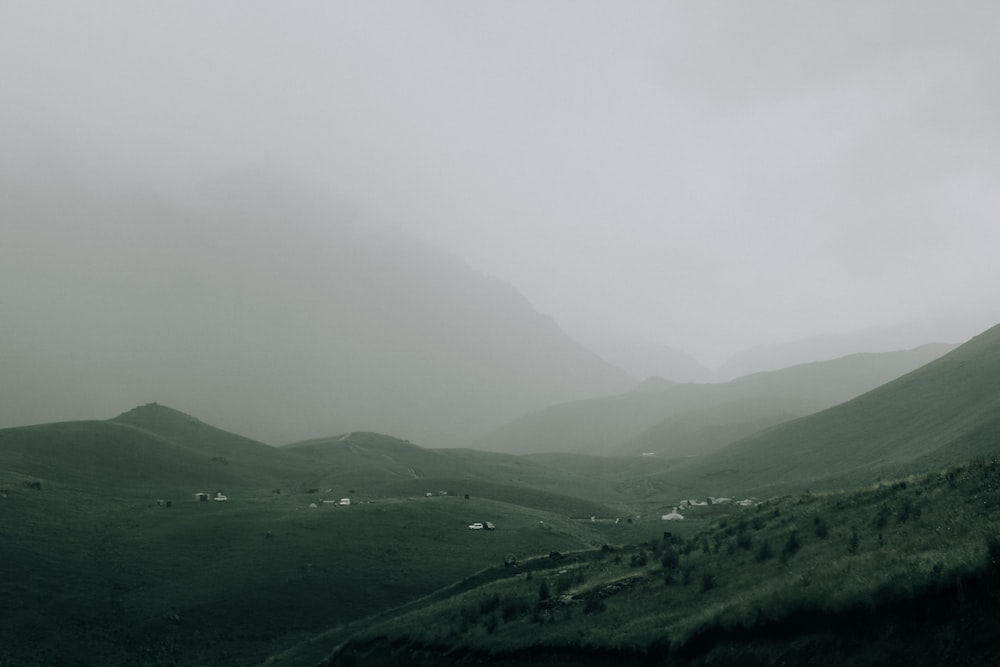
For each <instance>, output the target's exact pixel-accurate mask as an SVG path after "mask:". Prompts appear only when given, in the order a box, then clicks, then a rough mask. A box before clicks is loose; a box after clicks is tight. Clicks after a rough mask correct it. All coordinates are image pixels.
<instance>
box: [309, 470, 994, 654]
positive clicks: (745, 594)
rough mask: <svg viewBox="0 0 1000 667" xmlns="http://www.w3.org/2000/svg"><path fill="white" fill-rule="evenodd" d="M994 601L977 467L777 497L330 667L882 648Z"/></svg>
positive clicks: (467, 609)
mask: <svg viewBox="0 0 1000 667" xmlns="http://www.w3.org/2000/svg"><path fill="white" fill-rule="evenodd" d="M998 591H1000V465H998V464H997V462H996V461H992V462H989V463H986V462H983V461H978V462H975V463H973V464H971V465H969V466H967V467H964V468H961V469H953V470H948V471H945V472H942V473H938V474H931V475H924V476H919V477H912V478H909V479H906V480H899V481H895V482H892V483H887V484H881V485H879V486H877V487H874V488H870V489H866V490H862V491H857V492H853V493H831V494H823V495H819V494H808V493H806V494H800V495H795V496H786V497H783V498H779V499H775V500H773V501H769V502H767V503H764V504H761V505H759V506H757V507H756V508H751V509H747V510H745V511H743V512H742V513H740V514H738V515H734V516H731V517H728V518H725V519H721V520H719V521H717V522H715V523H714V524H712V525H711V526H709V527H706V528H705V529H704V530H702V531H701V532H699V533H697V534H695V535H692V536H689V537H686V538H680V537H676V536H675V537H672V538H671V539H669V540H666V541H665V540H658V541H654V542H651V543H645V544H640V545H636V546H635V547H634V548H633V549H632V550H631V551H629V550H614V549H605V550H598V551H595V552H592V553H590V554H588V555H587V556H586V557H579V558H577V559H576V560H574V561H573V562H568V563H559V564H557V566H556V567H554V568H553V569H550V570H548V571H546V572H532V573H524V574H522V575H521V576H519V577H515V578H510V579H504V580H497V581H493V582H490V583H487V584H485V585H484V586H482V587H480V588H478V589H475V590H469V591H465V592H462V593H460V594H457V595H455V596H453V597H452V598H450V599H448V600H446V601H442V602H437V603H434V604H429V605H427V606H426V607H424V608H421V609H417V610H412V611H410V612H409V613H407V614H404V615H401V616H398V617H394V618H392V619H391V620H387V621H383V622H381V623H377V624H374V625H372V626H371V627H368V628H364V629H362V630H361V631H359V632H358V633H357V634H356V636H355V637H354V638H353V639H351V640H350V641H348V642H346V643H345V644H344V645H342V647H341V648H340V650H339V651H337V652H336V653H335V654H334V655H333V657H332V658H331V659H330V660H329V664H347V663H349V662H352V661H354V662H358V663H359V664H376V663H374V662H366V659H365V656H366V655H368V652H369V651H375V652H376V653H377V652H379V651H384V650H385V647H386V646H390V647H392V646H395V647H397V649H399V650H405V648H406V647H407V646H410V647H420V648H421V650H422V651H425V652H429V653H428V655H436V656H437V657H438V658H442V659H445V660H448V659H454V660H455V661H459V662H461V660H465V659H466V658H464V657H462V656H478V657H479V658H483V659H488V660H490V661H495V662H497V664H501V662H499V661H501V660H508V661H509V660H513V662H510V663H507V662H503V663H502V664H518V663H517V660H516V656H518V655H537V654H539V653H545V652H546V651H548V652H554V653H558V654H564V655H568V654H573V653H579V654H589V655H592V656H600V655H605V656H618V658H619V659H620V658H621V656H623V655H631V656H633V657H635V658H636V659H639V658H641V659H643V660H651V661H653V662H657V661H666V660H668V659H669V660H682V661H684V660H694V659H696V658H697V656H699V655H706V654H708V653H711V652H712V651H713V650H715V649H716V647H718V646H721V645H723V644H725V643H726V642H739V641H742V642H751V643H752V641H753V637H756V636H759V637H761V638H762V641H763V638H770V639H769V641H770V640H773V639H774V638H775V637H779V638H782V637H783V639H781V641H783V642H784V644H783V645H784V646H786V647H787V646H788V645H789V644H790V642H792V640H793V639H794V637H795V636H798V635H801V634H808V633H809V632H812V631H818V630H820V629H823V628H826V629H827V631H828V632H830V633H833V634H834V635H837V633H840V635H839V636H841V639H843V640H844V641H847V640H849V639H850V637H851V636H852V635H856V634H857V632H858V628H859V627H862V628H863V627H866V626H871V627H873V628H878V629H877V630H876V631H875V636H874V637H873V636H869V635H866V637H868V638H869V639H873V640H874V641H876V642H878V641H882V640H883V639H886V640H887V641H888V639H887V638H891V637H893V636H895V635H893V633H894V632H897V633H898V632H899V631H901V628H903V627H904V626H905V625H906V623H905V622H900V623H897V624H896V625H894V621H892V620H891V619H892V618H896V619H897V621H899V620H900V619H902V620H903V621H905V618H907V617H906V616H905V615H906V614H917V616H918V617H920V618H925V617H927V618H930V617H929V616H927V614H926V613H925V612H928V610H930V611H933V610H934V609H938V610H939V611H940V612H941V613H943V614H944V615H945V617H946V618H945V619H944V620H945V621H948V620H949V619H950V617H951V616H954V615H955V614H961V613H963V612H962V609H967V607H963V606H962V605H964V604H976V605H979V606H980V608H982V609H985V611H981V613H980V611H977V612H976V613H977V614H979V615H980V616H984V617H990V614H993V612H994V611H995V608H996V604H997V594H998ZM921 614H923V616H921ZM994 615H995V614H994ZM931 616H933V614H931ZM887 618H888V619H890V620H889V621H888V622H887V623H885V624H882V623H880V622H879V619H883V620H884V619H887ZM938 621H940V619H938ZM949 627H950V626H949ZM880 633H881V634H880ZM845 638H846V639H845ZM941 646H945V645H944V644H942V645H941ZM995 649H996V647H995V646H994V648H993V649H989V648H988V647H987V648H984V649H983V651H986V652H987V654H988V651H989V650H995ZM776 650H777V649H776ZM941 650H945V649H944V648H941ZM779 652H780V651H779ZM419 664H423V663H419ZM921 664H926V663H921Z"/></svg>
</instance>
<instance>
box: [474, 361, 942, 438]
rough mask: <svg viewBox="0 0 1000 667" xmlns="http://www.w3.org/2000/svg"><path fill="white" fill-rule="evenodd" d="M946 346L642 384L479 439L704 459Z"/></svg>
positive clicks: (555, 409)
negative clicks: (715, 378) (718, 378)
mask: <svg viewBox="0 0 1000 667" xmlns="http://www.w3.org/2000/svg"><path fill="white" fill-rule="evenodd" d="M952 347H953V346H950V345H944V344H933V345H925V346H922V347H919V348H916V349H913V350H907V351H902V352H888V353H879V354H857V355H850V356H847V357H843V358H841V359H836V360H833V361H825V362H817V363H812V364H804V365H801V366H793V367H791V368H786V369H783V370H780V371H771V372H765V373H756V374H753V375H748V376H746V377H743V378H738V379H736V380H732V381H730V382H726V383H719V384H666V386H663V385H662V383H661V384H660V385H655V384H650V383H645V384H644V385H642V386H640V388H639V390H636V391H632V392H629V393H626V394H619V395H615V396H609V397H605V398H594V399H588V400H585V401H578V402H574V403H564V404H561V405H556V406H552V407H550V408H547V409H545V410H542V411H539V412H535V413H532V414H530V415H527V416H525V417H524V418H522V419H519V420H517V421H514V422H512V423H510V424H507V425H506V426H504V427H502V428H501V429H499V430H498V431H496V432H494V433H493V434H491V435H490V436H488V437H486V438H484V439H482V440H480V441H479V442H478V443H477V446H480V447H482V448H484V449H492V450H496V451H511V452H522V453H523V452H549V451H556V452H559V451H563V452H578V453H590V454H609V453H616V454H638V453H641V452H651V453H656V454H657V455H660V456H685V455H690V454H695V453H697V454H704V453H705V452H707V451H710V450H711V449H717V448H719V447H722V446H724V445H726V444H729V443H731V442H735V441H736V440H738V439H740V438H742V437H745V436H747V435H749V434H751V433H754V432H755V431H757V430H760V429H761V428H765V427H768V426H772V425H774V424H777V423H780V422H782V421H787V420H789V419H792V418H796V417H801V416H804V415H808V414H811V413H814V412H817V411H819V410H822V409H824V408H828V407H831V406H833V405H836V404H838V403H841V402H843V401H845V400H847V399H849V398H853V397H854V396H857V395H858V394H861V393H863V392H865V391H868V390H870V389H873V388H875V387H877V386H879V385H881V384H884V383H886V382H888V381H890V380H893V379H895V378H897V377H899V376H900V375H903V374H904V373H907V372H909V371H911V370H913V369H915V368H918V367H920V366H922V365H924V364H926V363H927V362H929V361H932V360H933V359H936V358H938V357H939V356H941V355H942V354H944V353H945V352H947V351H948V350H950V349H952Z"/></svg>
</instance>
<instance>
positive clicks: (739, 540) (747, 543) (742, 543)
mask: <svg viewBox="0 0 1000 667" xmlns="http://www.w3.org/2000/svg"><path fill="white" fill-rule="evenodd" d="M736 546H738V547H739V548H740V549H747V550H749V549H750V547H751V546H753V537H752V536H751V535H750V533H747V532H745V531H744V532H741V533H738V534H737V535H736Z"/></svg>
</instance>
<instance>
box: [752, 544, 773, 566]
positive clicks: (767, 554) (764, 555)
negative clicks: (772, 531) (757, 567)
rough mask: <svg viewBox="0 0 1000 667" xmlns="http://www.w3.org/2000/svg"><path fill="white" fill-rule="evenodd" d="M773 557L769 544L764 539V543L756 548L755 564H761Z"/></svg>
mask: <svg viewBox="0 0 1000 667" xmlns="http://www.w3.org/2000/svg"><path fill="white" fill-rule="evenodd" d="M773 556H774V550H773V549H772V548H771V543H770V542H769V541H767V539H766V538H765V539H764V541H763V542H761V543H760V547H758V548H757V555H756V559H757V562H758V563H762V562H764V561H766V560H768V559H769V558H772V557H773Z"/></svg>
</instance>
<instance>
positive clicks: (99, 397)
mask: <svg viewBox="0 0 1000 667" xmlns="http://www.w3.org/2000/svg"><path fill="white" fill-rule="evenodd" d="M0 194H2V196H0V202H2V204H0V206H2V211H0V216H2V218H3V220H4V224H5V226H6V227H7V229H6V230H5V232H6V233H5V237H6V239H7V241H6V242H5V244H4V246H3V247H2V248H0V282H2V283H3V284H5V285H7V286H8V289H7V290H5V293H4V297H3V300H2V303H0V309H2V313H0V322H2V324H0V327H2V328H3V337H2V338H0V341H2V342H0V345H2V349H0V424H2V425H18V424H29V423H37V422H43V421H53V420H58V419H67V418H83V417H91V416H93V415H95V414H98V415H99V414H102V413H104V414H109V413H111V414H113V413H114V412H115V409H116V408H117V407H118V406H120V405H123V404H125V405H128V404H134V403H136V402H142V401H149V400H157V401H160V402H163V403H168V404H170V405H176V406H178V407H180V408H182V409H187V410H190V411H192V412H194V411H196V412H197V413H198V414H200V415H203V416H204V417H205V418H206V419H207V420H210V421H211V422H212V423H217V424H221V425H224V426H225V427H226V428H227V429H230V430H234V431H237V432H241V433H244V434H247V435H251V436H253V437H255V438H258V439H260V440H265V441H270V442H281V441H291V440H299V439H305V438H309V437H318V436H323V435H326V434H329V433H340V432H345V431H351V430H372V431H382V432H388V433H394V434H398V435H400V436H402V437H407V438H410V439H413V440H415V441H420V442H423V443H426V444H429V445H433V444H448V443H461V442H463V441H464V439H466V438H468V437H470V436H471V435H473V434H478V433H481V432H484V431H487V430H489V429H491V428H495V427H496V426H498V425H500V424H502V423H504V422H506V421H509V420H510V419H513V418H515V417H517V416H518V415H520V414H523V413H524V412H526V411H529V410H532V409H538V408H540V407H542V406H545V405H549V404H551V403H555V402H560V401H565V400H574V399H580V398H584V397H588V396H595V395H601V394H607V393H613V392H616V391H621V390H623V389H625V388H626V387H628V386H630V385H631V379H630V378H629V377H628V376H627V375H626V374H625V373H624V372H622V371H621V370H619V369H617V368H614V367H612V366H610V365H609V364H607V363H606V362H604V361H602V360H601V359H599V358H598V357H597V356H596V355H594V354H593V353H591V352H590V351H588V350H587V349H585V348H584V347H582V346H581V345H580V344H578V343H576V342H575V341H574V340H572V339H571V338H570V337H569V336H568V335H567V334H566V333H564V332H563V331H562V330H561V329H560V328H559V327H558V326H557V325H556V324H555V323H554V322H553V321H552V320H551V319H550V318H548V317H545V316H543V315H540V314H539V313H538V312H536V311H535V310H534V309H533V308H532V307H531V305H530V304H529V303H528V302H527V301H526V300H525V299H524V298H523V297H522V296H521V295H520V294H519V293H518V292H517V291H515V290H514V289H513V288H512V287H511V286H510V285H508V284H506V283H504V282H502V281H501V280H498V279H496V278H492V277H488V276H485V275H483V274H481V273H478V272H476V271H474V270H472V269H471V268H469V266H467V265H466V264H465V263H464V262H463V261H462V260H460V259H459V258H457V257H455V256H453V255H450V254H448V253H446V252H444V251H441V250H438V249H435V248H431V247H428V246H425V245H422V244H420V243H418V242H416V241H414V240H412V239H410V238H407V237H405V236H403V235H401V234H398V233H394V232H393V231H392V230H389V229H385V228H377V229H376V228H375V227H373V226H372V225H370V224H369V223H368V221H366V220H364V219H363V218H362V217H360V216H359V215H357V214H355V213H352V212H350V211H349V210H346V209H343V208H337V207H335V206H331V205H330V204H328V203H327V202H325V201H323V200H322V199H321V198H319V197H315V196H313V197H310V196H309V195H308V194H304V193H301V192H296V191H294V190H289V189H287V188H285V187H283V186H279V185H276V184H275V183H274V182H272V181H271V180H270V179H269V178H267V177H262V176H260V175H257V176H252V177H248V176H245V175H241V176H239V177H234V178H228V179H220V180H219V181H217V182H215V183H211V184H207V185H206V187H205V188H204V189H203V191H202V192H201V193H200V195H199V198H198V200H197V201H195V202H189V203H188V204H185V205H183V206H181V205H177V204H174V203H172V202H168V201H166V200H164V199H160V198H157V197H154V196H147V195H136V194H122V195H120V196H118V195H115V196H110V195H106V194H105V195H95V194H93V193H92V192H88V191H85V190H83V189H80V188H76V187H73V186H72V185H70V184H69V182H68V181H65V180H57V181H50V182H47V183H44V184H40V185H36V186H35V187H27V186H25V185H24V184H18V186H17V187H13V186H7V187H4V186H3V185H2V184H0Z"/></svg>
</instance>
